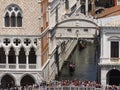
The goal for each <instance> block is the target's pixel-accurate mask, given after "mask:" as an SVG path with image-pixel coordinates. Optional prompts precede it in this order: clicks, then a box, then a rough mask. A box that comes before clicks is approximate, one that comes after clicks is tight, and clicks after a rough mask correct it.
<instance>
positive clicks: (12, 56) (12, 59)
mask: <svg viewBox="0 0 120 90" xmlns="http://www.w3.org/2000/svg"><path fill="white" fill-rule="evenodd" d="M8 63H9V64H15V63H16V56H15V51H14V48H13V47H11V48H10V51H9V55H8Z"/></svg>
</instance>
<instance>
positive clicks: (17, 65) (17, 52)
mask: <svg viewBox="0 0 120 90" xmlns="http://www.w3.org/2000/svg"><path fill="white" fill-rule="evenodd" d="M15 55H16V69H18V68H19V63H18V55H19V50H17V51H16V54H15Z"/></svg>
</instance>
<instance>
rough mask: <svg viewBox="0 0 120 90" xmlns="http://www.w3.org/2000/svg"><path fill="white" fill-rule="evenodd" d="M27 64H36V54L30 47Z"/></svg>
mask: <svg viewBox="0 0 120 90" xmlns="http://www.w3.org/2000/svg"><path fill="white" fill-rule="evenodd" d="M29 64H36V55H35V50H34V48H31V50H30V52H29Z"/></svg>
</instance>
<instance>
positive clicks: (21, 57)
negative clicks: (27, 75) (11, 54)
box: [18, 47, 26, 64]
mask: <svg viewBox="0 0 120 90" xmlns="http://www.w3.org/2000/svg"><path fill="white" fill-rule="evenodd" d="M18 63H19V64H26V55H25V50H24V48H23V47H22V48H21V49H20V52H19V62H18Z"/></svg>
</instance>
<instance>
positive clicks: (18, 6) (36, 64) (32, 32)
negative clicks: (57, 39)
mask: <svg viewBox="0 0 120 90" xmlns="http://www.w3.org/2000/svg"><path fill="white" fill-rule="evenodd" d="M0 6H1V8H0V12H1V13H0V19H1V22H0V30H1V31H0V84H1V85H2V87H3V88H5V87H8V86H15V85H17V86H20V85H26V84H28V85H29V84H30V85H31V84H36V83H37V84H38V83H39V81H40V80H41V79H42V76H41V65H42V64H41V53H40V52H41V45H40V43H41V41H40V34H41V29H40V20H39V16H40V4H39V2H38V1H35V0H29V1H28V0H2V1H1V3H0ZM33 13H34V15H33Z"/></svg>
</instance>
